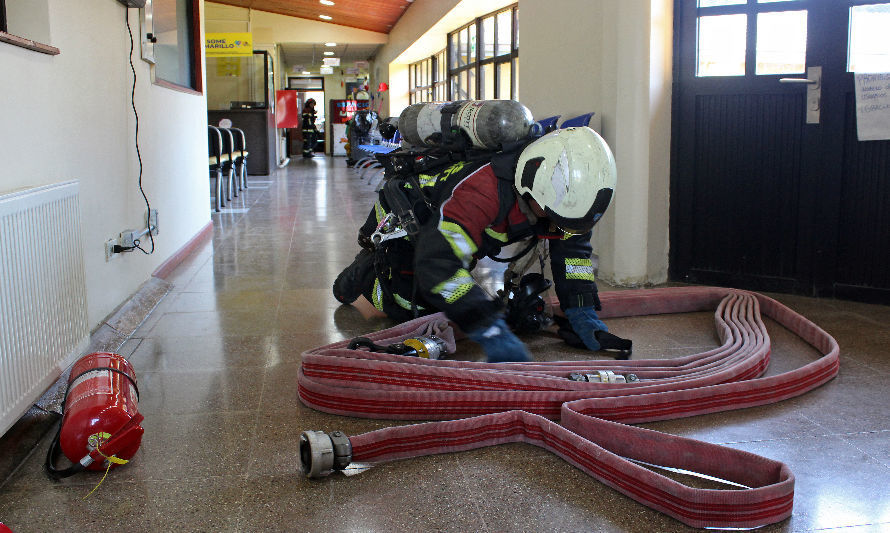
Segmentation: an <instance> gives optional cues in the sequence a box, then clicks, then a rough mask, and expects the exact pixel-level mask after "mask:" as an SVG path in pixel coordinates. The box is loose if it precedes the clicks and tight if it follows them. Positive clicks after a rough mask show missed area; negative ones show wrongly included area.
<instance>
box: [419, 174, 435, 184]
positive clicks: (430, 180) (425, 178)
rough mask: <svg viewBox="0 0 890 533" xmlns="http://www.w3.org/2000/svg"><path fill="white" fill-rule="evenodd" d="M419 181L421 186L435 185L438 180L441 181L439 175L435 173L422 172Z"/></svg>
mask: <svg viewBox="0 0 890 533" xmlns="http://www.w3.org/2000/svg"><path fill="white" fill-rule="evenodd" d="M417 181H418V183H420V186H421V187H435V186H436V182H438V181H439V176H437V175H435V174H432V175H431V174H420V175H418V176H417Z"/></svg>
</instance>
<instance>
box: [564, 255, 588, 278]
mask: <svg viewBox="0 0 890 533" xmlns="http://www.w3.org/2000/svg"><path fill="white" fill-rule="evenodd" d="M566 279H584V280H588V281H594V279H593V262H591V260H590V259H581V258H579V257H567V258H566Z"/></svg>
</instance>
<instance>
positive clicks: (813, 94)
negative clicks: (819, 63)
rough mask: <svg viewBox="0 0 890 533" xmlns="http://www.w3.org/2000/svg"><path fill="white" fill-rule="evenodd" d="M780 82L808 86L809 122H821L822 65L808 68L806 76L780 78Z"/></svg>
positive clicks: (807, 110) (807, 107) (807, 111)
mask: <svg viewBox="0 0 890 533" xmlns="http://www.w3.org/2000/svg"><path fill="white" fill-rule="evenodd" d="M779 83H788V84H792V85H806V86H807V100H806V113H807V124H819V121H820V111H821V109H822V67H809V68H807V77H806V78H779Z"/></svg>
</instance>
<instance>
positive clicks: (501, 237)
mask: <svg viewBox="0 0 890 533" xmlns="http://www.w3.org/2000/svg"><path fill="white" fill-rule="evenodd" d="M485 234H486V235H488V236H489V237H491V238H492V239H495V240H497V241H500V242H507V234H506V233H499V232H497V231H495V230H493V229H491V228H485Z"/></svg>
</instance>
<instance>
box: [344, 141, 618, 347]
mask: <svg viewBox="0 0 890 533" xmlns="http://www.w3.org/2000/svg"><path fill="white" fill-rule="evenodd" d="M500 169H501V166H497V171H500V172H501V173H503V171H501V170H500ZM511 170H512V169H511ZM412 181H413V182H414V183H413V184H412V183H403V185H402V190H403V191H404V193H405V197H406V198H407V197H411V198H413V201H412V203H413V204H414V205H415V207H416V209H415V212H416V213H417V218H418V222H419V226H420V230H419V232H418V233H417V235H416V236H413V237H411V236H404V237H401V238H391V239H388V240H384V241H382V242H379V244H376V245H375V242H374V241H375V240H379V238H380V237H381V236H385V235H389V234H391V232H392V231H398V230H400V229H401V227H399V226H397V225H396V224H397V221H396V217H394V216H393V214H392V213H393V207H395V206H391V205H390V203H391V200H392V198H391V197H390V196H388V195H387V194H385V193H386V192H387V190H386V188H385V189H384V191H383V192H381V195H380V198H379V199H378V201H377V203H376V204H375V205H374V208H373V209H372V211H371V213H370V214H369V216H368V219H367V221H366V222H365V224H364V225H363V226H362V227H361V229H360V230H359V243H360V244H361V245H362V247H363V249H362V251H361V252H359V254H358V255H357V256H356V259H355V261H354V262H353V263H352V264H351V265H350V266H349V267H347V268H346V269H345V270H344V271H343V272H342V273H341V274H340V276H339V277H338V278H337V280H336V281H335V283H334V287H333V291H334V296H335V297H336V298H337V300H339V301H340V302H341V303H344V304H349V303H352V302H354V301H355V300H356V299H357V298H358V297H359V296H364V297H365V298H367V299H368V300H369V301H370V302H371V303H372V304H373V305H374V307H375V308H377V309H379V310H380V311H382V312H384V313H386V314H387V315H388V316H389V317H391V318H393V319H396V320H400V321H401V320H408V319H410V318H413V317H415V316H417V315H418V314H425V313H430V312H435V311H444V313H445V315H446V316H447V317H448V319H449V320H451V321H452V322H454V323H455V324H457V326H458V327H460V329H461V330H463V331H464V332H465V333H466V334H467V335H468V336H469V337H470V339H472V340H474V341H476V342H478V343H479V344H481V345H482V347H483V349H484V350H485V353H486V355H487V357H488V361H489V362H504V361H531V360H532V359H531V355H530V354H529V352H528V349H527V348H526V347H525V345H524V344H523V343H522V342H521V341H520V340H519V339H518V338H517V337H516V336H515V335H514V334H513V333H512V332H511V331H510V328H509V327H508V326H507V324H506V322H505V320H504V313H503V305H502V303H501V302H500V301H499V300H497V299H492V298H491V297H490V296H489V295H488V294H487V293H486V292H485V291H484V290H483V289H482V288H481V287H479V286H478V285H477V284H476V282H475V281H474V280H473V278H472V276H471V275H470V271H471V270H472V268H473V266H475V263H476V260H478V259H480V258H482V257H485V256H489V257H495V256H496V255H497V254H498V252H500V250H501V248H502V247H503V246H505V245H507V244H511V243H515V242H518V241H522V240H526V239H529V238H531V237H536V238H538V239H547V240H548V241H549V248H550V261H551V270H552V272H553V277H554V279H553V281H554V285H555V289H556V295H557V297H558V299H559V302H560V307H561V309H562V310H563V312H564V313H565V315H566V317H567V318H568V320H569V322H570V323H571V326H572V329H573V330H574V331H575V333H576V334H577V335H578V336H579V337H580V338H581V340H582V341H583V342H584V345H585V346H586V347H587V348H589V349H591V350H599V349H600V344H599V341H598V340H597V338H596V332H597V331H607V330H608V328H607V327H606V325H605V324H604V323H603V322H602V321H601V320H600V319H599V317H598V316H597V313H596V311H597V310H598V309H599V307H600V304H599V298H598V297H597V288H596V283H595V281H594V274H593V264H592V260H591V254H592V249H591V245H590V239H591V232H592V228H593V226H594V224H596V222H597V221H598V220H599V219H600V218H601V217H602V215H603V213H604V212H605V210H606V208H607V207H608V205H609V203H610V201H611V198H612V193H613V190H614V187H615V181H616V170H615V161H614V158H613V157H612V153H611V151H610V150H609V147H608V146H607V145H606V143H605V141H603V139H602V138H601V137H600V136H599V135H598V134H597V133H596V132H594V131H593V130H592V129H590V128H586V127H582V128H568V129H564V130H557V131H554V132H551V133H548V134H547V135H545V136H543V137H541V138H539V139H537V140H535V141H534V142H532V143H531V144H529V145H528V146H526V147H525V148H524V149H523V150H522V152H521V154H520V155H519V158H518V160H517V161H516V165H515V170H513V171H512V175H508V176H498V175H497V172H496V169H495V168H493V166H492V164H491V163H490V162H488V161H475V162H473V161H459V162H455V163H453V164H452V165H450V166H447V167H445V168H442V169H440V170H438V171H437V172H435V173H431V174H420V175H418V176H416V180H412ZM418 188H419V190H420V193H421V194H420V195H418V194H417V189H418ZM390 194H391V193H390Z"/></svg>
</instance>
